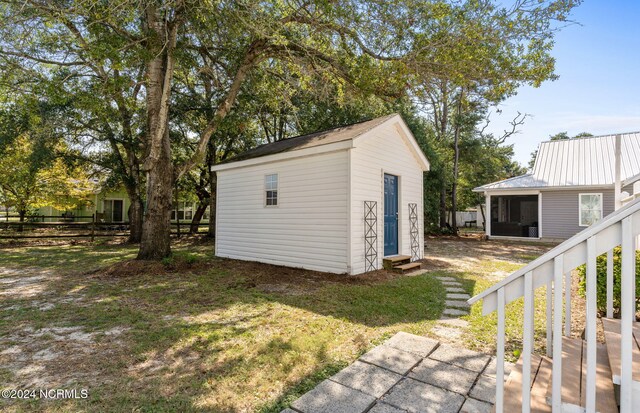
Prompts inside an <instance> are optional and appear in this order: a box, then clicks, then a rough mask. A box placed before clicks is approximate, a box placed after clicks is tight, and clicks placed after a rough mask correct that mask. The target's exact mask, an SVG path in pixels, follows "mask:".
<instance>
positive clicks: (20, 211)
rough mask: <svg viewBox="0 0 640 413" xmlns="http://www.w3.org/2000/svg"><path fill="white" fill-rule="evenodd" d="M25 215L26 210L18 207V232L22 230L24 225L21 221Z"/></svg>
mask: <svg viewBox="0 0 640 413" xmlns="http://www.w3.org/2000/svg"><path fill="white" fill-rule="evenodd" d="M25 215H27V210H25V209H20V210H19V211H18V216H19V217H20V225H19V226H18V232H22V231H24V227H23V226H22V223H23V222H24V217H25Z"/></svg>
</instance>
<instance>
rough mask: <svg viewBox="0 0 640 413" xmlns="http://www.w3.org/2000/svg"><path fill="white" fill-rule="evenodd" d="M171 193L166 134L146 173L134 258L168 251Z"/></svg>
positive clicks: (157, 256) (149, 257)
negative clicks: (153, 161)
mask: <svg viewBox="0 0 640 413" xmlns="http://www.w3.org/2000/svg"><path fill="white" fill-rule="evenodd" d="M167 135H168V133H167ZM172 194H173V164H172V163H171V153H170V150H169V137H168V136H167V137H166V142H165V145H163V149H162V150H161V151H160V157H159V158H158V160H157V163H156V166H155V167H154V168H151V170H149V171H148V173H147V210H146V211H145V213H144V222H143V223H142V241H141V242H140V251H139V252H138V259H140V260H157V259H162V258H164V257H166V256H168V255H169V254H171V245H170V244H171V241H170V235H171V197H172Z"/></svg>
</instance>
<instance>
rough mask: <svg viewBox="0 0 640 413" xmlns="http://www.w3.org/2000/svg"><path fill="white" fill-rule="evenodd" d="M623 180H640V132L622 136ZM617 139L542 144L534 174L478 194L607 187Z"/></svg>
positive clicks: (493, 185) (495, 184) (487, 187)
mask: <svg viewBox="0 0 640 413" xmlns="http://www.w3.org/2000/svg"><path fill="white" fill-rule="evenodd" d="M620 135H621V137H622V139H621V141H622V147H621V161H622V162H621V163H622V166H621V179H622V181H623V182H625V183H630V181H633V180H635V179H636V178H640V176H639V175H640V132H632V133H623V134H620ZM615 140H616V135H605V136H594V137H591V138H577V139H568V140H560V141H547V142H542V143H541V144H540V147H539V148H538V155H537V157H536V162H535V165H534V167H533V172H532V173H529V174H526V175H522V176H517V177H515V178H510V179H506V180H504V181H499V182H493V183H490V184H487V185H483V186H480V187H478V188H476V189H474V190H475V191H478V192H481V191H485V190H510V189H528V188H557V187H560V188H561V187H576V186H577V187H580V186H587V187H588V186H608V185H613V184H614V183H615V182H614V181H615Z"/></svg>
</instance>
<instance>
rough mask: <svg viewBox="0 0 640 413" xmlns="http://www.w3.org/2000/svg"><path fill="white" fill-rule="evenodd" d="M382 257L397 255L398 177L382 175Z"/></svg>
mask: <svg viewBox="0 0 640 413" xmlns="http://www.w3.org/2000/svg"><path fill="white" fill-rule="evenodd" d="M384 255H385V256H389V255H398V177H397V176H394V175H389V174H384Z"/></svg>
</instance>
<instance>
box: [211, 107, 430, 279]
mask: <svg viewBox="0 0 640 413" xmlns="http://www.w3.org/2000/svg"><path fill="white" fill-rule="evenodd" d="M428 169H429V161H428V160H427V158H426V157H425V156H424V154H423V153H422V151H421V150H420V147H419V146H418V144H417V142H416V140H415V138H414V137H413V135H412V134H411V132H410V130H409V128H408V127H407V125H406V124H405V122H404V121H403V120H402V118H401V117H400V116H399V115H390V116H385V117H381V118H377V119H373V120H369V121H365V122H360V123H356V124H353V125H349V126H345V127H340V128H336V129H331V130H327V131H323V132H317V133H313V134H310V135H304V136H299V137H295V138H290V139H285V140H282V141H278V142H274V143H270V144H266V145H262V146H259V147H257V148H255V149H253V150H250V151H248V152H245V153H243V154H241V155H239V156H237V157H236V158H234V159H231V160H229V161H227V162H226V163H222V164H219V165H215V166H214V167H213V168H212V170H213V171H216V172H217V182H218V187H217V188H218V189H217V208H216V211H217V215H216V221H217V222H216V255H217V256H220V257H228V258H234V259H242V260H250V261H260V262H265V263H271V264H278V265H286V266H291V267H301V268H307V269H312V270H318V271H327V272H333V273H348V274H358V273H363V272H366V271H370V270H374V269H379V268H381V267H382V259H383V257H388V256H398V255H407V256H411V258H412V259H413V260H416V259H419V258H422V251H423V248H424V236H423V228H424V226H423V184H422V179H423V172H424V171H427V170H428Z"/></svg>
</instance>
